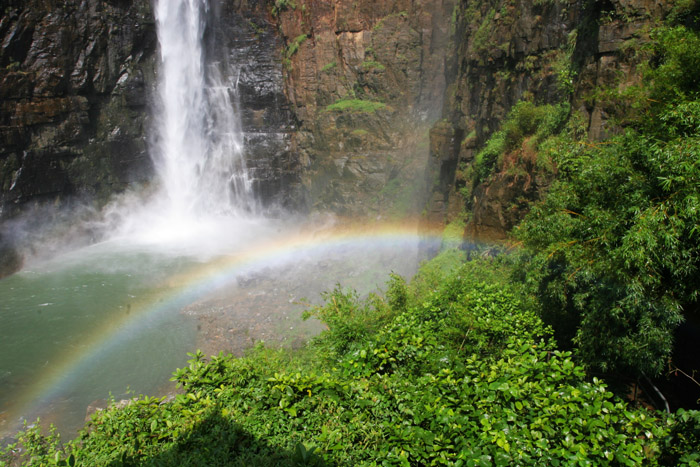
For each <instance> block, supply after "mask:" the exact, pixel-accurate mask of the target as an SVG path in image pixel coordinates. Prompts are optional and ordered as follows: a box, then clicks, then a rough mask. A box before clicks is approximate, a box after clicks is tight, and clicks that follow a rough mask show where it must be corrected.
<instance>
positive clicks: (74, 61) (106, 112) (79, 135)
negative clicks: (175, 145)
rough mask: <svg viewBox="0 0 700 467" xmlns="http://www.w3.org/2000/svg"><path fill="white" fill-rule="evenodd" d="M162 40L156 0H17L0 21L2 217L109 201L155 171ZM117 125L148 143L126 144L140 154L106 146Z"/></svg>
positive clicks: (132, 138) (124, 137)
mask: <svg viewBox="0 0 700 467" xmlns="http://www.w3.org/2000/svg"><path fill="white" fill-rule="evenodd" d="M156 46H157V44H156V36H155V27H154V24H153V19H152V12H151V4H150V2H146V1H142V0H125V1H120V2H82V1H79V0H67V1H65V2H61V3H60V4H53V3H51V2H48V3H47V2H43V1H39V0H27V1H22V2H19V1H12V0H11V1H10V2H9V6H7V7H6V8H5V9H4V11H3V17H2V20H1V21H0V83H1V84H0V102H1V103H0V107H1V110H2V112H1V113H0V115H1V116H0V219H7V218H11V217H13V216H14V215H16V214H18V213H19V212H20V211H22V210H23V209H24V208H23V206H25V205H26V204H27V203H32V202H36V201H42V200H47V199H49V198H50V199H51V202H52V203H54V204H56V205H61V204H63V203H65V201H66V200H67V199H68V198H70V197H72V196H75V195H76V194H82V195H84V196H88V197H90V198H93V199H95V200H96V201H100V200H102V201H104V200H106V199H107V198H108V197H109V195H111V194H112V193H114V192H116V191H120V190H123V189H124V188H125V187H126V186H127V185H128V184H129V183H130V182H131V181H132V180H133V178H134V177H133V175H132V174H139V178H141V179H144V178H148V177H149V175H150V173H152V169H151V164H150V161H149V159H148V156H147V154H146V151H145V129H146V126H147V125H146V123H145V122H146V118H147V114H146V112H145V111H144V110H145V106H146V105H147V103H148V102H149V99H150V97H149V96H150V93H151V89H152V87H153V83H154V79H155V73H154V62H155V51H156ZM125 77H126V78H125ZM135 109H138V110H135ZM107 122H109V124H105V123H107ZM114 126H118V127H120V128H121V129H122V133H121V141H124V142H126V141H128V142H139V141H140V143H136V146H138V147H135V146H134V144H130V143H127V145H128V146H129V147H130V149H135V150H134V151H130V152H129V153H128V154H127V152H126V151H123V150H120V151H115V150H114V148H113V147H112V146H110V145H109V144H106V143H107V142H108V141H110V134H111V131H112V129H113V128H114ZM74 161H79V163H75V162H74ZM96 174H99V175H96Z"/></svg>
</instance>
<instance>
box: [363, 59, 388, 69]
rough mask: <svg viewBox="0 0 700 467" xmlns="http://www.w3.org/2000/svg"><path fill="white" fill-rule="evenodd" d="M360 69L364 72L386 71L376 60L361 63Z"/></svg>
mask: <svg viewBox="0 0 700 467" xmlns="http://www.w3.org/2000/svg"><path fill="white" fill-rule="evenodd" d="M362 68H363V69H364V70H368V71H369V70H376V71H384V70H386V67H384V65H382V64H381V63H379V62H377V61H376V60H365V61H364V62H362Z"/></svg>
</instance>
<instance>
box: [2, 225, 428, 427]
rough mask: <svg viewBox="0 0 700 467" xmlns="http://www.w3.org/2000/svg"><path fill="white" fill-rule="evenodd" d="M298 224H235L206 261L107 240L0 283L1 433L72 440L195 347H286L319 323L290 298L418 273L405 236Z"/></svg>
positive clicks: (151, 387)
mask: <svg viewBox="0 0 700 467" xmlns="http://www.w3.org/2000/svg"><path fill="white" fill-rule="evenodd" d="M301 230H302V229H298V228H292V227H290V226H289V225H284V226H283V225H280V226H277V227H274V228H261V227H251V228H247V231H248V233H249V235H248V238H247V239H245V240H240V239H241V238H243V235H242V234H241V233H238V234H237V235H236V236H234V237H232V238H233V239H234V240H235V241H233V242H231V243H229V244H228V245H227V246H226V247H225V248H224V249H223V250H219V251H215V249H209V251H208V252H207V254H206V255H195V254H193V253H192V252H191V251H188V250H186V249H185V250H178V249H177V248H175V249H168V248H163V247H162V246H163V245H162V244H153V243H142V244H138V243H135V244H134V243H131V244H129V243H127V242H123V243H120V242H118V241H111V242H106V243H103V244H98V245H94V246H92V247H89V248H84V249H82V250H78V251H74V252H71V253H68V254H65V255H62V256H59V257H56V258H54V259H52V260H51V261H48V262H43V263H37V264H33V265H30V266H28V267H26V268H25V269H24V270H22V271H21V272H19V273H17V274H15V275H13V276H11V277H8V278H6V279H3V280H1V281H0V440H2V439H3V438H9V437H11V436H12V435H13V434H14V433H15V432H16V431H17V429H18V428H21V425H22V423H23V421H25V420H26V421H27V422H29V423H32V422H34V421H35V420H36V418H37V417H41V421H42V425H43V426H47V425H48V424H49V423H54V424H55V425H56V426H57V427H58V428H59V431H60V432H61V433H62V434H63V435H64V438H72V437H74V436H75V434H76V432H77V430H78V429H79V428H81V427H82V426H83V425H84V423H85V418H86V412H87V409H88V407H89V406H91V405H92V406H95V405H96V406H105V405H106V403H107V402H106V399H108V398H109V397H110V395H111V396H112V397H113V398H114V399H116V400H121V399H127V398H130V397H134V396H135V395H138V394H148V395H165V394H168V393H171V392H172V391H174V390H175V386H174V383H172V382H170V381H169V380H170V377H171V375H172V372H173V371H174V370H175V369H176V368H178V367H182V366H183V365H185V364H186V362H187V360H188V358H189V357H188V356H187V353H188V352H193V351H194V350H196V349H197V348H201V349H204V350H205V352H207V353H218V351H219V350H224V351H233V352H236V353H239V352H240V351H242V350H243V349H245V348H246V347H249V346H250V345H252V343H253V342H256V341H259V340H264V341H265V342H271V343H272V344H273V345H275V343H281V344H284V342H287V343H289V344H291V345H298V343H299V341H300V340H304V339H307V338H308V337H309V336H311V335H313V334H315V333H317V332H319V331H320V330H321V329H322V326H320V324H319V323H309V322H305V323H304V322H302V321H301V312H302V310H303V309H304V307H303V306H302V305H300V303H299V302H300V301H301V300H302V299H305V298H308V299H310V301H311V302H316V303H318V301H319V300H320V292H322V291H324V290H331V289H332V288H333V287H334V286H335V284H336V283H341V284H342V285H343V286H344V287H351V288H354V289H356V290H358V292H360V294H366V293H368V292H370V291H372V290H376V289H377V288H381V287H382V285H383V284H384V282H385V281H386V280H387V278H388V274H389V272H391V271H395V272H397V273H399V274H403V275H405V276H410V275H412V274H413V273H414V272H415V269H416V268H417V264H418V261H419V259H418V257H419V254H418V253H417V244H418V242H419V240H420V239H419V237H418V236H417V235H416V234H415V233H411V232H408V233H406V232H402V231H401V232H399V231H398V230H391V228H390V229H388V230H387V229H385V231H379V232H377V233H370V232H368V231H367V230H366V229H363V228H358V229H354V230H349V231H348V230H342V229H341V230H332V231H331V232H330V233H328V232H325V233H324V232H322V231H319V230H313V229H312V230H311V231H310V232H307V233H300V232H301ZM224 232H230V231H229V230H225V231H224ZM198 239H199V240H202V237H198ZM236 239H237V240H236ZM219 241H221V240H220V238H217V239H215V240H212V241H209V242H204V243H206V244H207V245H209V246H212V245H214V244H215V243H216V242H219Z"/></svg>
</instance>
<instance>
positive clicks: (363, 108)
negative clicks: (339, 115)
mask: <svg viewBox="0 0 700 467" xmlns="http://www.w3.org/2000/svg"><path fill="white" fill-rule="evenodd" d="M384 108H386V104H384V103H383V102H376V101H365V100H361V99H341V100H339V101H336V102H334V103H333V104H331V105H329V106H327V107H326V111H328V112H356V113H374V112H376V111H377V110H381V109H384Z"/></svg>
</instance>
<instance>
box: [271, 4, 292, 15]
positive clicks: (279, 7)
mask: <svg viewBox="0 0 700 467" xmlns="http://www.w3.org/2000/svg"><path fill="white" fill-rule="evenodd" d="M289 9H292V10H296V9H297V5H296V3H295V2H294V0H275V4H274V5H273V6H272V16H274V17H277V16H279V14H280V13H282V12H283V11H287V10H289Z"/></svg>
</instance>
